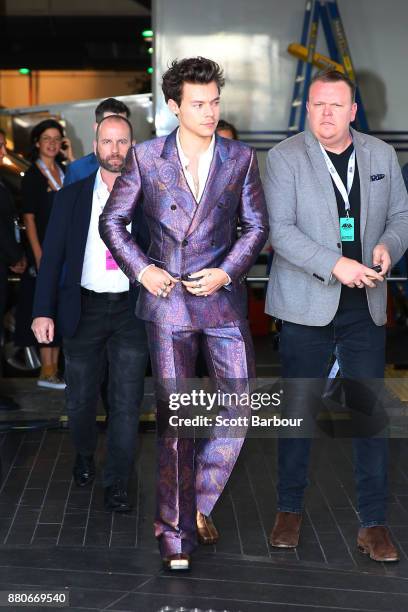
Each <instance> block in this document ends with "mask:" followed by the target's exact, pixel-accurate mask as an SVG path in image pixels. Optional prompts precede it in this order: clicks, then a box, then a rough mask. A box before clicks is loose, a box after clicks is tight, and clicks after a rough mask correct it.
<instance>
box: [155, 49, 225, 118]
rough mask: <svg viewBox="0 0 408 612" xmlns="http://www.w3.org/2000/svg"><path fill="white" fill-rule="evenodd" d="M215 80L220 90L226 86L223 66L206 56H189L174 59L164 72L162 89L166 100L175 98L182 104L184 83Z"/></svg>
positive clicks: (178, 103)
mask: <svg viewBox="0 0 408 612" xmlns="http://www.w3.org/2000/svg"><path fill="white" fill-rule="evenodd" d="M213 81H215V83H216V85H217V87H218V92H220V91H221V88H222V87H224V84H225V79H224V75H223V71H222V69H221V67H220V66H219V65H218V64H217V63H216V62H213V61H212V60H210V59H206V58H205V57H189V58H186V59H182V60H180V61H177V60H174V61H173V62H172V63H171V66H170V68H169V69H168V70H166V72H165V73H164V74H163V81H162V90H163V94H164V99H165V100H166V102H168V101H169V100H174V101H175V102H176V104H177V105H178V106H180V104H181V97H182V90H183V84H184V83H201V84H203V85H204V84H205V85H206V84H208V83H212V82H213Z"/></svg>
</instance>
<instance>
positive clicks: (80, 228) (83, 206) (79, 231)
mask: <svg viewBox="0 0 408 612" xmlns="http://www.w3.org/2000/svg"><path fill="white" fill-rule="evenodd" d="M95 177H96V172H94V173H92V174H91V176H89V177H88V178H87V179H86V181H85V182H84V184H83V185H82V189H81V191H80V192H79V195H78V199H77V201H76V206H75V213H74V214H73V216H72V223H73V224H74V227H72V235H73V237H74V240H75V242H76V244H77V246H78V254H79V257H78V261H80V262H81V266H82V264H83V261H84V255H85V247H86V241H87V238H88V232H89V224H90V222H91V213H92V202H93V190H94V185H95Z"/></svg>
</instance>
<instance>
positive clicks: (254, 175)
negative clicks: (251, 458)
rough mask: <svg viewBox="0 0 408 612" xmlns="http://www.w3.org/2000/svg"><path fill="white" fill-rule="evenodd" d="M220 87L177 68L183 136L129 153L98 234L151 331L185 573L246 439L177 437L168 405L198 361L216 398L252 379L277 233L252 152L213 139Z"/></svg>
mask: <svg viewBox="0 0 408 612" xmlns="http://www.w3.org/2000/svg"><path fill="white" fill-rule="evenodd" d="M223 85H224V78H223V74H222V70H221V69H220V67H219V66H218V64H216V63H215V62H213V61H211V60H209V59H205V58H201V57H197V58H189V59H184V60H181V61H174V62H173V63H172V65H171V67H170V68H169V69H168V70H167V72H166V73H165V74H164V76H163V84H162V89H163V93H164V96H165V99H166V102H167V103H168V106H169V109H170V110H171V111H172V112H173V113H174V114H175V115H176V116H177V117H178V120H179V128H178V129H176V130H175V131H174V132H172V133H171V134H170V135H169V136H167V137H160V138H156V139H154V140H151V141H148V142H145V143H142V144H139V145H137V146H135V147H133V148H132V149H131V150H130V152H129V155H128V157H127V162H126V168H125V170H124V172H123V173H122V176H121V177H120V178H119V179H118V180H117V181H116V183H115V187H114V189H113V191H112V193H111V196H110V198H109V201H108V203H107V205H106V207H105V209H104V211H103V213H102V215H101V217H100V224H99V227H100V233H101V236H102V238H103V240H104V241H105V242H106V244H107V245H108V247H109V249H110V251H111V253H112V255H113V257H114V258H115V260H116V261H117V262H118V264H119V265H120V267H121V268H122V270H123V271H124V272H125V273H126V274H127V276H128V277H129V279H130V281H131V282H136V281H138V282H139V283H141V285H142V288H141V291H140V295H139V299H138V303H137V307H136V313H137V316H139V317H140V318H141V319H144V320H145V321H146V329H147V334H148V339H149V348H150V355H151V361H152V370H153V375H154V378H155V384H156V395H157V410H158V425H159V435H158V465H159V468H158V481H157V514H156V519H155V533H156V536H157V538H158V541H159V548H160V552H161V555H162V557H163V562H164V565H165V567H166V568H168V569H171V570H180V569H189V567H190V553H191V552H192V551H193V550H194V548H195V547H196V545H197V539H198V541H199V542H201V543H206V544H212V543H215V542H216V541H217V539H218V532H217V530H216V528H215V526H214V523H213V522H212V520H211V517H210V513H211V510H212V508H213V507H214V505H215V503H216V501H217V499H218V497H219V496H220V494H221V492H222V490H223V489H224V486H225V484H226V482H227V481H228V478H229V476H230V474H231V471H232V468H233V466H234V464H235V461H236V459H237V457H238V455H239V452H240V449H241V446H242V443H243V437H242V435H241V436H240V437H234V434H233V433H231V432H230V435H228V432H227V434H226V436H225V437H222V438H221V437H219V436H211V437H210V438H209V439H201V440H199V441H197V440H196V441H195V440H193V439H192V438H191V437H177V436H175V435H169V434H168V432H167V433H166V427H165V426H164V427H163V423H166V420H167V427H168V418H169V414H174V413H169V395H170V393H172V392H174V391H180V389H181V388H182V387H183V384H184V382H183V381H186V379H192V378H193V377H194V375H195V362H196V358H197V354H198V352H199V350H201V351H202V352H203V354H204V356H205V358H206V362H207V366H208V370H209V372H210V376H211V378H212V379H213V380H216V381H217V386H218V388H220V386H222V385H223V381H224V383H225V385H227V386H228V385H230V384H231V381H234V380H235V381H240V383H242V381H246V382H247V381H248V379H250V378H253V377H254V374H255V367H254V364H255V362H254V353H253V345H252V339H251V336H250V332H249V328H248V322H247V318H246V315H247V304H246V287H245V283H244V280H245V275H246V273H247V272H248V271H249V269H250V267H251V266H252V265H253V263H254V262H255V260H256V258H257V256H258V254H259V252H260V250H261V249H262V247H263V245H264V243H265V241H266V238H267V235H268V229H269V228H268V221H267V213H266V206H265V200H264V194H263V189H262V185H261V181H260V178H259V172H258V165H257V160H256V155H255V152H254V150H253V149H251V148H250V147H248V146H246V145H245V144H242V143H240V142H237V141H232V140H227V139H224V138H221V137H219V136H218V135H216V134H215V130H216V127H217V122H218V119H219V102H220V91H221V88H222V86H223ZM137 206H140V207H142V210H143V213H144V215H145V218H146V220H147V223H148V226H149V230H150V236H151V243H150V248H149V250H148V252H147V254H146V255H145V254H144V253H143V252H142V251H141V250H140V249H139V248H138V246H137V245H136V244H135V242H134V241H133V240H132V237H131V235H130V234H129V233H128V232H127V230H126V225H128V223H129V222H130V219H131V218H132V217H133V213H134V210H135V208H136V207H137ZM238 224H239V225H240V226H241V233H240V235H239V236H238V234H237V226H238ZM240 383H237V384H238V386H239V384H240ZM243 410H245V409H244V408H241V407H239V406H231V407H228V408H226V409H225V412H226V414H231V415H235V416H236V415H237V414H240V411H241V413H242V411H243ZM163 430H164V433H163Z"/></svg>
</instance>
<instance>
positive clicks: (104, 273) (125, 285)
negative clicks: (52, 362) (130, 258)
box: [32, 115, 148, 512]
mask: <svg viewBox="0 0 408 612" xmlns="http://www.w3.org/2000/svg"><path fill="white" fill-rule="evenodd" d="M131 142H132V126H131V124H130V123H129V122H128V120H127V119H126V118H125V117H122V116H119V115H112V116H109V117H105V119H103V120H102V121H101V122H100V124H99V125H98V128H97V132H96V143H95V151H96V154H97V158H98V161H99V164H100V168H99V169H98V170H97V171H96V172H94V173H93V174H92V175H91V176H89V177H88V178H85V179H83V180H81V181H77V182H76V183H73V184H72V185H69V186H68V187H66V188H64V189H62V190H61V191H60V192H59V193H58V194H57V197H56V199H55V204H54V206H53V210H52V213H51V217H50V221H49V225H48V227H47V233H46V237H45V241H44V246H43V256H42V260H41V266H40V270H39V273H38V277H37V284H36V294H35V300H34V309H33V316H34V321H33V326H32V329H33V331H34V334H35V335H36V337H37V339H38V340H39V341H40V342H51V341H52V338H53V335H54V326H56V327H57V329H58V330H59V333H60V334H61V335H62V337H63V348H64V355H65V377H66V382H67V409H68V416H69V425H70V430H71V433H72V437H73V442H74V446H75V449H76V451H77V455H76V460H75V464H74V469H73V475H74V480H75V483H76V484H77V485H78V486H86V485H88V484H90V483H91V482H92V481H93V479H94V477H95V466H94V459H93V455H94V452H95V449H96V443H97V431H96V422H95V416H96V414H95V413H96V404H97V398H98V395H99V391H100V384H101V380H102V376H103V374H104V370H105V364H106V361H107V363H108V374H109V390H108V397H109V406H110V412H109V422H108V429H107V460H106V464H105V469H104V475H103V485H104V487H105V509H106V510H109V511H110V510H114V511H117V512H125V511H128V510H130V507H131V506H130V504H129V501H128V496H127V485H128V481H129V477H130V473H131V469H132V465H133V458H134V451H135V445H136V439H137V428H138V412H139V406H140V403H141V401H142V399H143V382H144V374H145V368H146V362H147V355H148V353H147V342H146V335H145V329H144V323H143V322H142V321H141V320H140V319H138V318H137V317H136V316H135V314H134V303H135V293H136V289H135V288H134V286H133V285H130V286H129V281H128V279H127V277H126V276H125V275H124V274H123V273H122V271H121V270H120V269H119V267H118V266H117V265H116V263H115V262H114V260H113V259H112V257H111V255H110V252H109V251H108V250H107V249H106V247H105V245H104V244H103V242H102V240H101V239H100V237H99V233H98V218H99V215H100V213H101V211H102V210H103V208H104V205H105V203H106V201H107V199H108V197H109V193H110V191H111V189H112V187H113V184H114V182H115V179H116V177H117V176H118V175H119V174H120V172H121V169H122V167H123V165H124V161H125V157H126V154H127V151H128V149H129V147H130V145H131ZM139 230H140V223H139V221H138V217H137V216H134V217H133V219H132V235H133V237H134V239H135V240H137V242H138V244H140V245H143V237H142V236H140V235H139ZM146 247H147V245H146V244H144V246H142V247H141V248H145V249H146Z"/></svg>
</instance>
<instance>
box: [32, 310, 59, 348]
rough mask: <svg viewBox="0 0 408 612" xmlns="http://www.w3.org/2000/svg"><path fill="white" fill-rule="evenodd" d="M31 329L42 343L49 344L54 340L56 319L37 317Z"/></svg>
mask: <svg viewBox="0 0 408 612" xmlns="http://www.w3.org/2000/svg"><path fill="white" fill-rule="evenodd" d="M31 329H32V330H33V332H34V336H35V337H36V338H37V341H38V342H40V344H49V343H50V342H52V341H53V340H54V321H53V320H52V319H50V318H49V317H36V318H35V319H34V321H33V324H32V325H31Z"/></svg>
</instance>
